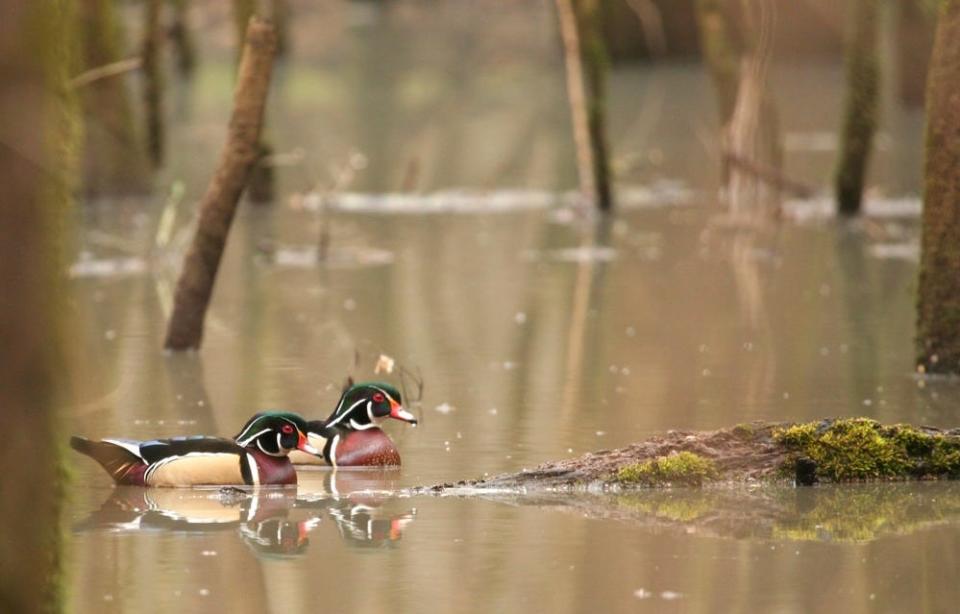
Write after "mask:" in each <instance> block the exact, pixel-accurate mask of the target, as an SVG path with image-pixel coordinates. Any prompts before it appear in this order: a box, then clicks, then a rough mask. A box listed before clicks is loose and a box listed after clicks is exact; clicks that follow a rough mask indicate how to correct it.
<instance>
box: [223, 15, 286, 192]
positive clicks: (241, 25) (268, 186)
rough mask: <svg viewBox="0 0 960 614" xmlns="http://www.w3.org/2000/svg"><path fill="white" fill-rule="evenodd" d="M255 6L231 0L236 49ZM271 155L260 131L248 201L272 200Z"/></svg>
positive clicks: (241, 42) (241, 44) (239, 44)
mask: <svg viewBox="0 0 960 614" xmlns="http://www.w3.org/2000/svg"><path fill="white" fill-rule="evenodd" d="M257 8H258V2H257V0H233V19H234V23H236V27H237V49H243V44H244V37H245V36H246V34H247V23H249V21H250V18H251V17H253V16H255V15H258V12H257ZM274 32H276V29H274ZM274 53H276V51H275V52H274ZM271 155H273V147H272V146H271V145H270V143H269V142H268V140H267V138H266V137H265V136H263V134H262V133H261V135H260V138H259V140H258V141H257V161H256V164H255V165H254V167H253V170H252V171H251V175H250V179H249V181H248V183H247V198H248V199H249V200H250V202H253V203H257V204H264V203H269V202H272V201H273V193H274V189H273V184H274V176H273V167H272V166H271V165H270V164H269V162H268V159H269V157H270V156H271Z"/></svg>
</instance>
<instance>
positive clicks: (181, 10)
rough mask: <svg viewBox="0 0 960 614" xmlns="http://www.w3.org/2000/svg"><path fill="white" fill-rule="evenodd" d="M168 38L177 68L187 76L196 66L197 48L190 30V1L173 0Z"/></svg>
mask: <svg viewBox="0 0 960 614" xmlns="http://www.w3.org/2000/svg"><path fill="white" fill-rule="evenodd" d="M170 40H171V42H172V43H173V50H174V52H175V53H176V54H177V69H178V70H179V71H180V74H181V75H183V76H185V77H189V76H190V75H192V74H193V71H194V70H195V69H196V67H197V50H196V47H195V46H194V43H193V33H192V32H191V31H190V3H189V2H188V0H173V19H172V20H171V23H170Z"/></svg>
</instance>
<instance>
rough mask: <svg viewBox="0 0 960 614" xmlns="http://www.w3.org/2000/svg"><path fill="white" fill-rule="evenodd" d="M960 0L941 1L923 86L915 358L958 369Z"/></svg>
mask: <svg viewBox="0 0 960 614" xmlns="http://www.w3.org/2000/svg"><path fill="white" fill-rule="evenodd" d="M958 100H960V1H957V0H945V1H943V2H942V3H941V10H940V15H939V21H938V24H937V34H936V42H935V43H934V50H933V58H932V59H931V63H930V74H929V79H928V87H927V131H926V145H925V147H926V159H925V164H924V190H923V191H924V195H923V220H922V226H923V230H922V237H921V248H920V273H919V284H918V287H917V340H916V343H917V364H918V369H919V370H921V371H925V372H927V373H949V374H957V373H960V283H958V281H957V280H960V104H958V102H957V101H958Z"/></svg>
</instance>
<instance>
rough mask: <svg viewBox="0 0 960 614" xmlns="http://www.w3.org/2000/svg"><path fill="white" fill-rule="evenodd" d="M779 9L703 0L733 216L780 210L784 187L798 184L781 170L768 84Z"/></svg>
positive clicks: (770, 4)
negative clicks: (776, 15)
mask: <svg viewBox="0 0 960 614" xmlns="http://www.w3.org/2000/svg"><path fill="white" fill-rule="evenodd" d="M776 8H777V5H776V2H775V0H699V2H698V13H697V15H698V23H699V25H700V32H701V39H702V46H703V50H704V54H705V59H706V62H707V65H708V67H709V69H710V72H711V74H712V75H713V81H714V86H715V88H716V91H717V106H718V110H719V115H720V121H721V147H722V160H721V179H722V185H723V191H722V195H723V197H724V199H725V201H726V202H727V204H728V206H729V209H730V213H731V215H732V216H734V217H736V218H739V219H741V220H744V221H750V222H753V221H760V218H762V217H769V216H771V215H774V214H776V212H777V211H778V210H779V200H780V190H781V188H782V186H784V185H787V184H791V183H794V182H790V181H789V180H788V179H785V178H783V176H782V174H781V167H782V161H783V160H782V158H783V156H782V149H781V145H780V126H779V118H778V115H777V108H776V104H775V102H774V99H773V96H772V94H771V92H770V90H769V87H768V86H767V72H768V65H769V62H770V57H771V55H772V50H773V49H772V44H773V31H774V23H775V18H776V17H775V13H776ZM761 170H762V172H758V171H761Z"/></svg>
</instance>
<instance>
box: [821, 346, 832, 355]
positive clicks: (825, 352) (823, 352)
mask: <svg viewBox="0 0 960 614" xmlns="http://www.w3.org/2000/svg"><path fill="white" fill-rule="evenodd" d="M829 354H830V348H828V347H827V346H823V347H821V348H820V355H821V356H827V355H829Z"/></svg>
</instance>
